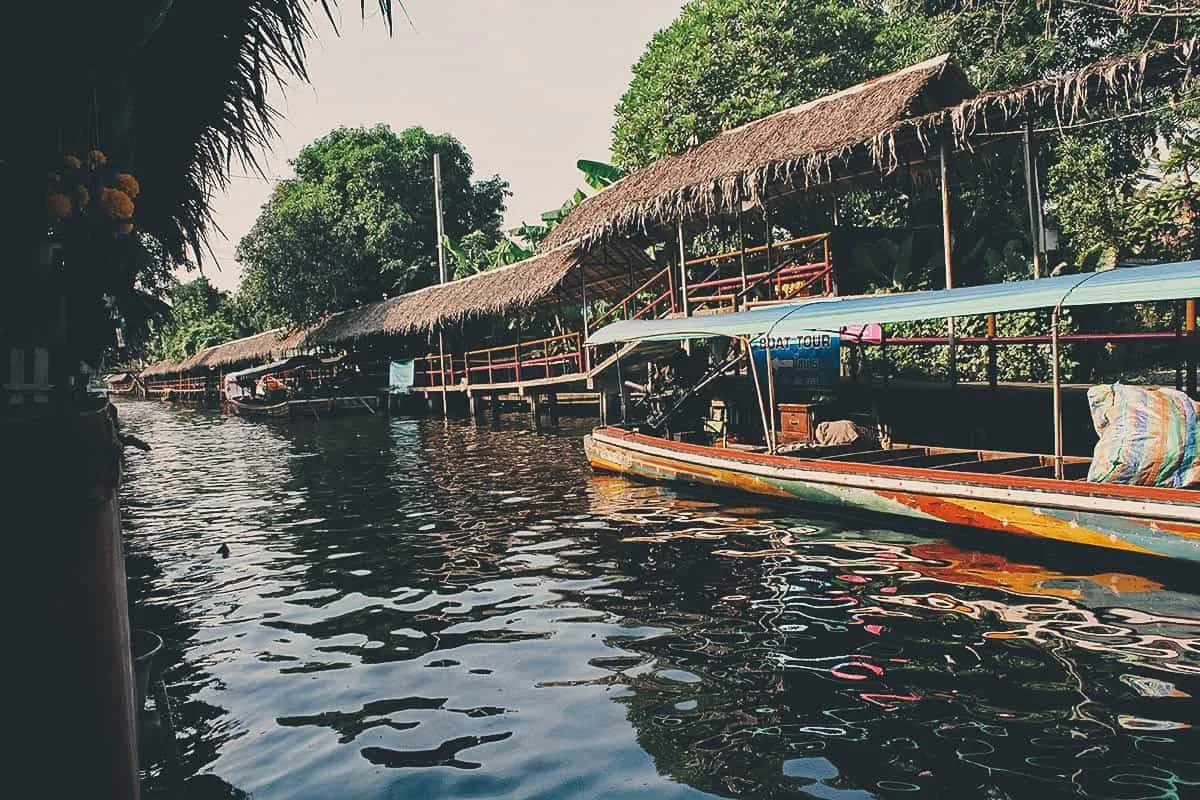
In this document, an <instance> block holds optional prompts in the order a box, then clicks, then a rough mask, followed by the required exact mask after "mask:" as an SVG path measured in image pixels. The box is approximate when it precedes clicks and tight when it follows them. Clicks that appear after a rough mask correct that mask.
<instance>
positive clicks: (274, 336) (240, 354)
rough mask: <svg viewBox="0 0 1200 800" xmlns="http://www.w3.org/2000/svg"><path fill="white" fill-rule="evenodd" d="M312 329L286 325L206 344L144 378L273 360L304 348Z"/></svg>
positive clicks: (147, 372)
mask: <svg viewBox="0 0 1200 800" xmlns="http://www.w3.org/2000/svg"><path fill="white" fill-rule="evenodd" d="M307 334H308V331H305V330H299V331H292V332H288V331H287V330H285V329H283V328H276V329H275V330H270V331H266V332H265V333H256V334H254V335H253V336H246V337H244V338H241V339H234V340H233V341H231V342H224V343H222V344H217V345H213V346H211V347H205V348H203V349H202V350H198V351H197V352H196V353H194V354H193V355H191V356H189V357H187V358H185V359H184V360H183V361H179V362H173V361H160V362H158V363H157V364H151V365H150V366H149V367H147V368H146V369H144V370H142V373H141V377H142V378H162V377H165V376H167V375H186V374H188V373H191V372H199V371H201V370H210V369H220V368H222V367H230V366H233V365H235V364H246V363H249V362H253V361H269V360H271V359H273V358H278V357H281V356H283V355H286V354H289V353H291V352H292V351H294V350H297V349H299V348H301V347H302V346H303V345H304V344H305V342H304V339H305V336H306V335H307Z"/></svg>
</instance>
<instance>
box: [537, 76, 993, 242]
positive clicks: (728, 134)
mask: <svg viewBox="0 0 1200 800" xmlns="http://www.w3.org/2000/svg"><path fill="white" fill-rule="evenodd" d="M975 93H976V90H975V89H974V88H973V87H972V86H971V84H970V82H969V81H968V80H967V79H966V76H964V75H963V73H962V72H961V71H960V70H959V69H958V68H957V67H955V66H954V65H953V64H951V63H950V60H949V57H948V56H946V55H941V56H938V57H937V58H931V59H929V60H928V61H922V62H921V63H919V64H914V65H913V66H911V67H907V68H905V69H902V70H900V71H898V72H893V73H891V74H889V75H884V76H883V77H880V78H875V79H873V80H870V81H867V82H865V83H860V84H858V85H856V86H851V87H850V88H848V89H843V90H842V91H840V92H836V93H834V94H831V95H828V96H826V97H821V98H818V99H816V100H812V101H810V102H808V103H804V104H802V105H799V106H796V107H795V108H789V109H787V110H785V111H780V112H778V113H775V114H772V115H770V116H768V117H763V118H762V119H759V120H755V121H754V122H749V123H746V124H745V125H742V126H740V127H737V128H733V129H731V130H728V131H725V132H724V133H720V134H718V135H717V136H715V137H714V138H712V139H710V140H708V141H707V142H705V143H703V144H701V145H698V146H696V147H693V148H691V149H690V150H688V151H686V152H684V153H681V154H679V155H676V156H670V157H667V158H663V159H660V160H659V161H656V162H654V163H653V164H651V165H650V166H648V167H646V168H645V169H643V170H641V171H639V172H636V173H634V174H632V175H629V176H627V177H625V178H622V179H621V180H620V181H617V182H616V183H614V184H613V185H612V186H610V187H608V188H606V189H604V190H603V191H601V192H600V193H599V194H596V195H594V196H592V197H590V198H588V199H587V200H585V201H584V202H582V203H581V204H580V205H579V206H577V207H576V208H575V209H574V210H573V211H572V212H571V213H570V214H569V215H568V216H567V218H566V219H565V220H563V221H562V222H561V223H560V224H559V225H558V227H556V228H555V229H554V231H552V232H551V234H550V237H549V238H548V239H547V240H546V243H545V246H546V247H557V246H559V245H561V244H562V243H563V242H567V241H571V240H575V239H582V240H585V241H591V240H595V239H597V238H599V237H602V236H607V235H609V234H611V233H614V232H619V231H625V232H629V231H633V230H637V229H645V227H646V226H647V224H648V223H649V222H652V221H653V222H663V221H675V220H678V219H681V218H687V217H691V216H713V215H715V214H719V213H723V212H734V211H736V209H737V208H738V207H739V206H740V204H741V202H742V201H743V200H747V201H751V202H756V201H757V200H758V199H759V196H760V194H761V193H762V191H763V190H764V188H765V187H766V186H767V185H768V184H771V183H775V182H777V181H779V180H781V179H790V178H791V177H792V176H793V175H795V174H797V173H804V174H808V173H816V172H818V171H820V170H821V169H828V167H829V164H830V163H831V162H832V161H833V159H835V158H837V157H838V156H840V155H843V154H844V153H845V152H846V151H848V150H849V149H850V148H853V147H854V146H855V145H858V144H860V143H861V142H863V141H864V140H867V139H869V138H871V137H873V136H875V135H876V134H878V133H879V132H881V131H885V130H889V129H890V128H891V127H892V126H893V125H895V124H896V123H897V122H899V121H900V120H902V119H906V118H909V117H913V116H917V115H921V114H924V113H926V112H929V111H932V110H934V109H937V108H943V107H945V106H946V105H949V104H952V103H957V102H958V101H960V100H962V99H963V98H965V97H968V96H971V95H974V94H975Z"/></svg>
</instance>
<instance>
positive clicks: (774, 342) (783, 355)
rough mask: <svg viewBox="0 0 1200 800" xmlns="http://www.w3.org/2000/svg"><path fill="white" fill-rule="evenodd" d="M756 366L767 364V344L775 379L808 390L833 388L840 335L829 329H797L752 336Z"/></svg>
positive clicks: (839, 365) (838, 369)
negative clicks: (784, 333) (776, 333)
mask: <svg viewBox="0 0 1200 800" xmlns="http://www.w3.org/2000/svg"><path fill="white" fill-rule="evenodd" d="M750 344H751V347H752V348H753V351H754V362H755V366H756V367H757V368H758V369H759V370H760V372H761V371H762V370H764V369H765V368H766V365H767V345H770V349H771V366H772V367H773V368H774V370H775V382H776V384H778V385H781V386H794V387H796V388H798V389H807V390H809V391H818V392H820V391H832V390H834V389H836V388H837V385H838V379H839V377H840V376H841V369H842V360H841V337H840V336H839V335H838V334H837V333H833V332H830V331H799V332H796V333H794V334H790V335H788V336H771V337H761V336H760V337H759V338H757V339H755V340H753V341H752V342H751V343H750Z"/></svg>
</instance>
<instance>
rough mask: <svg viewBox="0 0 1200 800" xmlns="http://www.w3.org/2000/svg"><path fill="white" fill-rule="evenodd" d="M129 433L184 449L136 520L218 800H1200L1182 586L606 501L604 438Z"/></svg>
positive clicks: (1197, 617)
mask: <svg viewBox="0 0 1200 800" xmlns="http://www.w3.org/2000/svg"><path fill="white" fill-rule="evenodd" d="M123 414H124V417H125V419H126V423H127V424H128V425H129V427H130V429H131V430H132V431H133V432H134V433H136V434H137V435H139V436H141V437H142V438H144V439H146V440H148V441H150V442H151V443H152V444H153V445H154V447H155V450H154V451H153V452H152V453H150V454H148V455H147V456H140V457H131V458H130V465H129V473H130V474H129V481H128V483H127V486H126V489H125V506H124V507H125V513H126V523H127V528H128V530H129V533H130V540H129V551H130V554H131V558H132V559H133V560H132V561H131V566H130V571H131V573H136V574H137V578H136V583H135V586H134V591H133V594H134V595H135V602H136V613H137V615H138V618H139V620H141V621H142V623H144V624H145V625H146V626H147V627H152V628H155V629H157V630H159V631H161V632H163V633H164V638H166V639H167V641H168V644H169V646H170V658H171V663H172V667H171V670H170V672H169V673H168V681H169V682H170V683H171V685H172V688H171V691H172V696H173V698H174V700H175V702H176V704H177V709H176V711H177V713H178V714H179V715H180V716H181V717H182V718H183V721H184V723H185V725H184V727H185V729H186V730H185V732H184V742H185V744H184V748H183V750H184V755H183V759H184V766H183V770H182V771H183V773H184V776H185V777H186V776H192V775H198V774H204V773H207V774H208V777H207V778H206V780H208V781H210V782H212V781H216V780H217V777H216V776H219V779H220V781H221V782H222V783H223V784H225V786H226V787H228V786H230V785H231V786H236V787H238V789H239V790H244V791H247V792H251V793H252V794H253V796H255V797H288V798H293V797H326V796H354V797H376V796H379V797H384V796H407V795H409V794H412V795H414V796H417V795H419V794H427V795H429V796H439V797H492V796H504V795H507V796H520V797H571V796H605V797H612V796H617V797H620V796H628V797H646V796H653V797H695V796H702V795H705V794H707V795H717V796H724V797H784V796H787V797H793V796H811V797H822V798H826V797H835V798H852V797H868V796H878V797H884V796H887V797H890V796H901V795H904V794H908V793H911V792H924V793H925V794H927V795H934V796H940V795H944V796H948V797H950V796H953V797H958V796H962V797H996V798H1002V797H1012V798H1017V797H1030V796H1036V797H1054V796H1064V797H1065V796H1075V797H1079V796H1083V797H1128V798H1134V797H1138V798H1140V797H1172V796H1186V795H1187V794H1188V793H1189V792H1195V791H1198V790H1200V783H1197V782H1198V781H1200V764H1198V763H1197V761H1198V760H1200V756H1197V755H1196V754H1197V753H1198V752H1200V750H1198V748H1197V744H1198V739H1197V736H1196V732H1195V729H1194V727H1192V726H1194V725H1195V724H1197V723H1198V722H1200V719H1197V716H1198V715H1197V714H1196V713H1195V708H1196V706H1195V705H1194V704H1195V702H1196V701H1195V697H1196V696H1197V694H1198V693H1200V674H1198V673H1200V597H1198V596H1197V595H1196V594H1195V593H1193V592H1191V591H1189V589H1190V587H1189V586H1188V585H1187V584H1186V582H1184V583H1183V584H1182V586H1183V588H1181V583H1180V581H1179V580H1176V579H1175V578H1174V577H1172V576H1170V575H1168V576H1166V577H1163V576H1162V575H1149V576H1139V575H1133V574H1127V573H1125V572H1123V571H1122V569H1123V565H1122V564H1120V563H1119V562H1118V563H1113V562H1111V561H1109V562H1094V561H1093V559H1092V556H1091V555H1090V554H1086V553H1084V554H1082V555H1081V553H1080V551H1078V550H1074V549H1068V550H1067V551H1065V553H1062V554H1060V553H1055V554H1054V557H1053V558H1052V559H1048V560H1042V559H1041V558H1039V557H1038V555H1039V553H1040V552H1042V551H1039V550H1035V551H1033V552H1030V551H1029V550H1028V549H1026V550H1023V551H1020V553H1021V558H1015V557H1013V555H1012V553H1011V552H1009V554H1008V556H1007V557H1006V556H1002V555H998V554H996V553H995V552H993V553H982V552H977V551H973V550H971V549H967V548H966V547H964V546H963V543H962V542H955V543H952V542H947V541H944V540H941V539H935V538H927V537H921V536H918V535H914V534H912V533H907V532H898V531H888V530H874V529H870V530H866V529H864V528H863V526H862V525H860V524H857V523H852V522H845V521H843V522H832V521H828V520H813V519H804V518H799V517H795V516H789V515H787V514H786V513H785V512H781V511H780V510H779V509H771V508H763V507H758V506H756V505H752V504H750V503H748V502H747V501H746V500H745V499H744V498H736V497H734V498H713V497H710V496H709V495H708V494H706V493H702V492H682V493H676V492H673V491H671V490H668V489H665V488H662V487H655V486H648V485H640V484H631V483H628V482H626V481H624V480H622V479H619V478H615V477H611V476H602V475H592V473H591V471H590V470H589V469H588V468H587V466H586V464H585V463H584V461H583V459H582V454H581V449H580V446H579V442H578V434H579V433H580V432H581V431H568V432H566V433H564V434H563V435H559V436H554V435H544V436H538V435H533V434H530V433H526V432H523V431H521V430H519V429H516V428H513V429H507V430H503V429H502V430H491V429H487V428H482V429H476V428H472V427H470V426H465V425H452V426H450V427H445V426H443V425H442V424H441V423H438V422H433V423H417V422H412V421H387V420H383V419H379V418H368V419H346V420H329V421H325V422H322V423H321V424H319V425H310V424H297V425H291V426H278V427H272V426H264V425H256V424H253V423H246V422H244V421H242V420H239V419H225V418H221V417H219V416H215V415H209V414H204V413H199V412H187V411H179V410H171V409H164V408H161V407H159V406H157V405H154V404H129V405H126V406H124V407H123ZM222 544H224V545H227V547H228V548H229V556H228V557H227V558H224V557H222V556H221V555H220V554H219V553H218V549H219V548H220V546H221V545H222ZM1039 561H1041V563H1040V564H1039V563H1038V562H1039ZM1048 565H1053V567H1054V568H1051V567H1050V566H1048ZM1068 565H1069V566H1070V569H1069V570H1067V566H1068ZM1059 570H1061V571H1059ZM156 769H157V768H156ZM156 781H157V784H156V786H158V787H159V788H161V789H162V791H164V792H168V791H169V790H170V786H169V785H168V784H169V781H168V776H165V775H159V774H157V773H156ZM193 781H195V779H193ZM200 785H201V784H199V783H195V782H193V783H192V787H193V790H194V792H195V791H201V790H200V789H196V788H195V787H197V786H200ZM214 785H215V784H214ZM221 791H226V789H221ZM197 796H199V795H197ZM206 796H227V795H223V794H218V793H213V794H211V795H206Z"/></svg>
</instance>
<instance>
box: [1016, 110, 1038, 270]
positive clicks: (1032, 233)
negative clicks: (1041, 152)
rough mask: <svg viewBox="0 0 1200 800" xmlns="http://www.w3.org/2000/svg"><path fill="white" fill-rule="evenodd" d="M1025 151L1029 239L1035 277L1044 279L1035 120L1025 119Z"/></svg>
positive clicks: (1023, 137) (1023, 136)
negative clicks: (1031, 243) (1034, 141)
mask: <svg viewBox="0 0 1200 800" xmlns="http://www.w3.org/2000/svg"><path fill="white" fill-rule="evenodd" d="M1021 138H1022V142H1023V143H1024V150H1025V199H1026V201H1027V202H1028V204H1029V238H1030V239H1032V240H1033V277H1034V278H1040V277H1042V231H1041V227H1042V226H1041V219H1040V217H1041V215H1040V214H1039V213H1038V206H1039V204H1040V203H1041V198H1040V197H1039V196H1038V195H1039V194H1040V192H1039V191H1038V186H1037V184H1036V183H1035V182H1034V174H1035V172H1036V170H1037V154H1036V153H1034V152H1033V118H1032V117H1026V118H1025V132H1024V134H1023V135H1022V137H1021Z"/></svg>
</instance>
